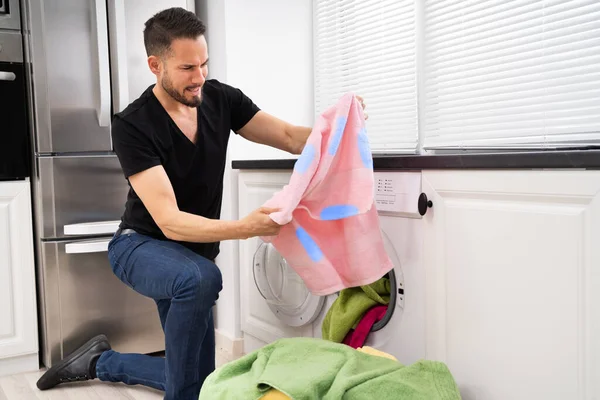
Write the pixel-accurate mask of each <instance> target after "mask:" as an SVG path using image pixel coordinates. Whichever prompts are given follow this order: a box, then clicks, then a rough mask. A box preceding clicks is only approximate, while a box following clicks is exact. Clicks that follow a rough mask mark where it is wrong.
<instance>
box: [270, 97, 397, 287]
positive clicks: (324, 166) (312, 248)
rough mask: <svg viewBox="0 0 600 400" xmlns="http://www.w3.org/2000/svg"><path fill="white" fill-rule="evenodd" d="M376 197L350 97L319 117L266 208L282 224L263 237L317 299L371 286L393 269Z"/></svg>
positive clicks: (358, 114) (361, 125)
mask: <svg viewBox="0 0 600 400" xmlns="http://www.w3.org/2000/svg"><path fill="white" fill-rule="evenodd" d="M373 197H374V178H373V159H372V156H371V150H370V148H369V142H368V138H367V134H366V128H365V120H364V114H363V110H362V107H361V105H360V103H359V102H358V100H356V98H355V96H354V95H353V94H351V93H349V94H346V95H344V96H343V97H341V98H340V99H339V101H338V102H337V104H335V105H334V106H332V107H330V108H329V109H327V110H326V111H325V112H324V113H323V114H322V115H320V116H319V118H318V119H317V121H316V123H315V126H314V127H313V130H312V132H311V134H310V136H309V138H308V140H307V143H306V146H305V147H304V150H303V151H302V154H301V155H300V157H299V158H298V160H297V161H296V164H295V165H294V171H293V174H292V176H291V178H290V182H289V184H288V185H287V186H285V187H284V188H283V190H282V191H280V192H278V193H276V194H275V195H274V196H273V197H272V198H271V199H270V200H268V201H267V202H266V203H265V204H264V206H265V207H273V208H280V210H281V211H279V212H275V213H272V214H271V215H270V216H271V218H272V219H273V221H275V222H277V223H278V224H280V225H284V226H283V227H282V228H281V230H280V232H279V235H278V236H275V237H263V238H262V240H263V241H265V242H272V243H273V246H274V247H275V248H276V249H277V251H279V253H280V254H281V256H282V257H284V258H285V259H286V261H287V262H288V264H289V265H290V266H291V267H292V268H293V269H294V270H295V271H296V272H297V273H298V275H300V277H301V278H302V280H303V281H304V283H305V284H306V286H307V288H308V289H309V290H310V291H311V292H312V293H313V294H315V295H321V296H322V295H329V294H332V293H335V292H336V291H339V290H342V289H346V288H349V287H356V286H362V285H368V284H371V283H373V282H375V281H376V280H378V279H380V278H381V277H382V276H383V275H385V274H386V273H387V272H388V271H389V270H391V269H392V268H393V264H392V262H391V260H390V258H389V257H388V255H387V253H386V252H385V248H384V245H383V238H382V235H381V230H380V227H379V217H378V214H377V209H376V207H375V202H374V198H373Z"/></svg>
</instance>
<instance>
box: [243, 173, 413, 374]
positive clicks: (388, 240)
mask: <svg viewBox="0 0 600 400" xmlns="http://www.w3.org/2000/svg"><path fill="white" fill-rule="evenodd" d="M290 175H291V173H287V172H286V173H283V172H270V173H269V172H246V173H240V175H239V183H240V186H239V199H240V214H241V213H242V212H244V213H245V214H247V212H250V211H251V210H253V209H256V208H257V207H260V206H261V205H262V204H263V203H264V202H265V201H266V200H268V199H269V198H270V197H271V196H272V195H273V194H274V193H275V192H277V191H279V190H281V189H282V188H283V186H285V185H286V184H287V182H289V177H290ZM420 193H421V174H420V173H419V172H375V200H376V206H377V209H378V214H379V219H380V227H381V235H382V238H383V240H384V245H385V249H386V251H387V253H388V256H389V257H390V259H391V260H392V262H393V264H394V268H393V270H391V271H390V272H389V273H388V274H387V276H388V277H389V279H390V284H391V285H390V286H391V288H392V290H391V293H390V295H391V296H390V304H389V305H388V310H387V313H386V315H385V316H384V318H383V319H382V320H380V321H379V322H377V323H376V324H375V325H374V326H373V328H372V330H371V332H370V334H369V336H368V337H367V341H366V342H365V345H367V346H371V347H374V348H376V349H379V350H381V351H385V352H387V353H390V354H392V355H394V356H395V357H396V358H398V360H399V361H400V362H402V363H404V364H410V363H413V362H415V361H417V360H419V359H422V358H424V357H425V292H424V290H425V273H424V268H423V264H422V262H421V259H422V256H421V255H422V249H423V235H422V228H423V226H422V220H421V215H420V213H419V211H418V199H419V195H420ZM241 215H242V214H241ZM240 268H241V270H240V304H241V313H240V314H241V319H242V320H241V330H242V331H243V333H244V352H245V353H248V352H251V351H254V350H256V349H258V348H260V347H262V346H264V345H265V344H267V343H270V342H272V341H275V340H277V339H280V338H284V337H316V338H319V337H321V329H322V323H323V319H324V318H325V315H326V314H327V311H328V310H329V308H330V307H331V305H332V304H333V302H334V301H335V299H336V298H337V296H338V293H334V294H331V295H328V296H316V295H313V294H312V293H310V291H309V290H308V289H307V287H306V286H305V285H304V283H303V281H302V279H301V278H300V276H299V275H298V274H296V272H295V271H294V270H293V269H292V268H291V267H290V266H289V265H288V264H287V262H286V261H285V259H284V258H283V257H281V255H280V254H279V253H278V252H277V250H276V249H275V248H274V247H273V245H272V244H270V243H264V242H262V241H261V240H260V239H258V238H253V239H250V240H247V241H244V242H243V244H242V246H241V248H240Z"/></svg>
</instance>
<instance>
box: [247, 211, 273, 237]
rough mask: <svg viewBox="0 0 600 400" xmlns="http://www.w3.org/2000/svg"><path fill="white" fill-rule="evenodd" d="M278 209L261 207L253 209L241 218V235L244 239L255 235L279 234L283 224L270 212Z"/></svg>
mask: <svg viewBox="0 0 600 400" xmlns="http://www.w3.org/2000/svg"><path fill="white" fill-rule="evenodd" d="M276 211H279V210H278V209H273V208H266V207H261V208H259V209H258V210H254V211H252V212H251V213H250V214H248V215H247V216H246V217H245V218H243V219H241V220H240V236H241V237H242V238H244V239H247V238H250V237H254V236H277V234H279V230H280V229H281V225H279V224H278V223H277V222H275V221H273V220H272V219H271V217H269V214H270V213H273V212H276Z"/></svg>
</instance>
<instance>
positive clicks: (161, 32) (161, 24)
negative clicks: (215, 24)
mask: <svg viewBox="0 0 600 400" xmlns="http://www.w3.org/2000/svg"><path fill="white" fill-rule="evenodd" d="M145 26H146V27H145V28H144V46H146V54H147V55H148V56H151V55H153V56H157V57H162V56H163V55H165V53H167V52H168V51H169V50H170V49H171V43H172V42H173V40H175V39H196V38H197V37H198V36H201V35H204V32H206V26H205V25H204V23H203V22H202V21H201V20H200V19H199V18H198V17H197V16H196V14H194V13H193V12H191V11H188V10H185V9H183V8H180V7H174V8H168V9H166V10H163V11H161V12H159V13H157V14H155V15H153V16H152V18H150V19H149V20H148V21H146V24H145Z"/></svg>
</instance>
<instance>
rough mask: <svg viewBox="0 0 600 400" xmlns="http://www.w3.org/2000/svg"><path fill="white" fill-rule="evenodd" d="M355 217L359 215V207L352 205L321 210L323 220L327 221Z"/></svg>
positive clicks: (341, 205)
mask: <svg viewBox="0 0 600 400" xmlns="http://www.w3.org/2000/svg"><path fill="white" fill-rule="evenodd" d="M354 215H358V207H356V206H353V205H352V204H340V205H336V206H329V207H325V208H324V209H322V210H321V219H322V220H325V221H332V220H337V219H342V218H347V217H352V216H354Z"/></svg>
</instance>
